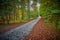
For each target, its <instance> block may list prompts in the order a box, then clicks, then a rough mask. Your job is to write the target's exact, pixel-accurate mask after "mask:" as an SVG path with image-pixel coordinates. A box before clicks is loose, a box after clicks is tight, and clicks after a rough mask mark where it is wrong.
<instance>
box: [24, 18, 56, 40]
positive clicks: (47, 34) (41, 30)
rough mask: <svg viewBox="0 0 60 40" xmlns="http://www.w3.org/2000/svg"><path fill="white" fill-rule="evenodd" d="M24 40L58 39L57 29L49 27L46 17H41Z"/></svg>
mask: <svg viewBox="0 0 60 40" xmlns="http://www.w3.org/2000/svg"><path fill="white" fill-rule="evenodd" d="M24 40H56V30H55V29H54V28H53V27H47V26H46V25H45V24H44V19H43V18H41V19H40V20H39V22H38V23H37V24H36V25H35V26H34V28H33V29H32V31H31V32H30V34H29V35H27V36H26V37H25V38H24Z"/></svg>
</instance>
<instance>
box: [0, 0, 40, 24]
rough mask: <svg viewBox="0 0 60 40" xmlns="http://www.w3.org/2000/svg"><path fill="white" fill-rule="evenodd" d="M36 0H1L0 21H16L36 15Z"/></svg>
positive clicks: (3, 22)
mask: <svg viewBox="0 0 60 40" xmlns="http://www.w3.org/2000/svg"><path fill="white" fill-rule="evenodd" d="M37 3H39V1H38V0H1V1H0V23H2V24H9V23H18V22H21V21H25V20H30V19H35V18H36V17H38V14H39V12H38V7H39V6H37Z"/></svg>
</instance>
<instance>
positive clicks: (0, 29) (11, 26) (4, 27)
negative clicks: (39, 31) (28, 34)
mask: <svg viewBox="0 0 60 40" xmlns="http://www.w3.org/2000/svg"><path fill="white" fill-rule="evenodd" d="M30 21H31V20H28V21H24V22H20V23H12V24H9V25H0V34H3V33H5V32H7V31H9V30H11V29H14V28H16V27H19V26H21V25H23V24H25V23H27V22H30Z"/></svg>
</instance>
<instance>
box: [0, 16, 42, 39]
mask: <svg viewBox="0 0 60 40" xmlns="http://www.w3.org/2000/svg"><path fill="white" fill-rule="evenodd" d="M40 18H41V17H40V16H39V17H38V18H37V19H34V20H32V21H30V22H28V23H26V24H24V25H21V26H19V27H17V28H15V29H11V30H10V31H8V32H5V33H4V34H2V35H0V40H23V38H24V37H25V36H26V35H28V34H29V33H30V31H31V30H32V28H33V27H34V25H35V24H36V23H37V22H38V21H39V20H40Z"/></svg>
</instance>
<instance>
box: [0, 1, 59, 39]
mask: <svg viewBox="0 0 60 40" xmlns="http://www.w3.org/2000/svg"><path fill="white" fill-rule="evenodd" d="M39 16H41V17H42V18H43V19H44V24H45V25H47V26H48V27H53V28H56V32H57V33H60V0H0V25H1V24H2V25H9V24H12V23H13V24H14V23H21V22H25V21H28V20H34V19H36V18H37V17H39ZM58 39H59V38H57V40H58Z"/></svg>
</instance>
